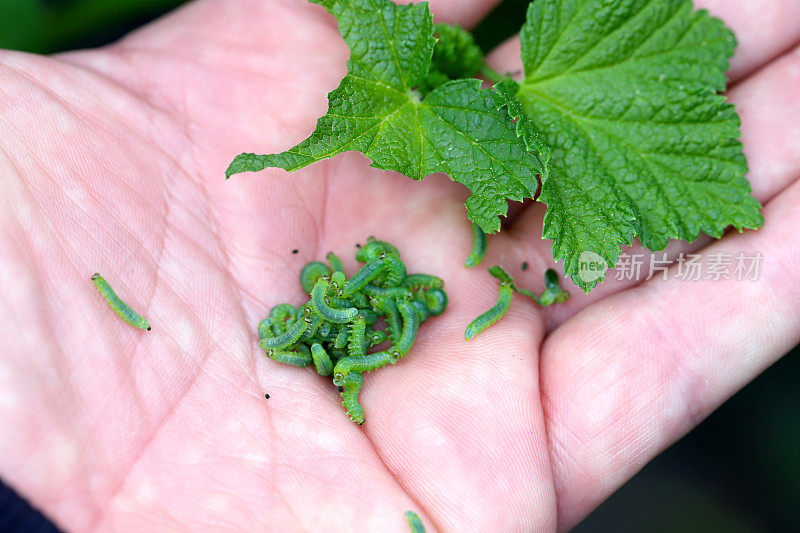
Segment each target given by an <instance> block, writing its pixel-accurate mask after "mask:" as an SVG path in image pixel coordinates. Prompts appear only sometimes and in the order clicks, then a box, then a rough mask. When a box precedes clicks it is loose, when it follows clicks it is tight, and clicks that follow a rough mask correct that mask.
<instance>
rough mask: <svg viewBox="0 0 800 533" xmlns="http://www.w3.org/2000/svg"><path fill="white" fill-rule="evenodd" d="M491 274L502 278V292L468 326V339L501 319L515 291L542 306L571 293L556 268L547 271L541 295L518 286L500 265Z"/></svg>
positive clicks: (465, 335)
mask: <svg viewBox="0 0 800 533" xmlns="http://www.w3.org/2000/svg"><path fill="white" fill-rule="evenodd" d="M489 274H491V275H492V276H494V277H495V278H497V279H498V280H500V293H499V295H498V298H497V303H496V304H495V305H494V306H493V307H492V308H491V309H489V310H488V311H486V312H485V313H483V314H482V315H480V316H479V317H478V318H476V319H475V320H473V321H472V322H471V323H470V325H469V326H467V331H466V332H465V333H464V337H465V338H466V339H467V340H470V339H472V338H473V337H475V335H477V334H478V333H480V332H481V331H483V330H484V329H486V328H488V327H489V326H491V325H492V324H494V323H495V322H497V321H498V320H500V319H501V318H502V317H503V316H504V315H505V314H506V311H508V307H509V306H510V305H511V298H512V296H513V295H514V293H515V292H516V293H519V294H523V295H525V296H528V297H530V298H531V299H533V301H534V302H536V303H537V304H539V305H541V306H542V307H547V306H550V305H553V304H556V303H561V302H565V301H567V300H568V299H569V293H568V292H566V291H565V290H564V289H562V288H561V286H560V285H559V284H558V274H556V272H555V271H554V270H548V271H547V272H545V276H544V280H545V290H544V292H542V294H541V295H536V294H534V293H533V292H531V291H528V290H525V289H520V288H519V287H517V286H516V284H515V283H514V278H512V277H511V275H510V274H509V273H508V272H506V271H505V270H504V269H503V268H502V267H500V266H493V267H491V268H490V269H489ZM445 297H446V296H445Z"/></svg>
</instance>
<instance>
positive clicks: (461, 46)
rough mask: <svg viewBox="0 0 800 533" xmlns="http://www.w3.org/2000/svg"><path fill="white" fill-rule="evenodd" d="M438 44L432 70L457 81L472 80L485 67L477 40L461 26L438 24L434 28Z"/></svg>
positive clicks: (434, 50) (434, 51)
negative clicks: (461, 79)
mask: <svg viewBox="0 0 800 533" xmlns="http://www.w3.org/2000/svg"><path fill="white" fill-rule="evenodd" d="M433 31H434V35H435V36H436V38H437V40H438V42H437V43H436V46H435V47H434V48H433V58H432V68H434V69H436V70H438V71H439V72H442V73H444V74H446V75H447V77H448V78H450V79H452V80H456V79H459V78H472V77H474V76H475V74H477V73H478V71H480V70H481V67H483V52H482V51H481V49H480V48H479V47H478V45H477V44H475V39H473V38H472V34H471V33H469V32H468V31H464V30H463V29H461V27H460V26H458V25H455V26H451V25H450V24H441V23H440V24H437V25H436V26H434V28H433Z"/></svg>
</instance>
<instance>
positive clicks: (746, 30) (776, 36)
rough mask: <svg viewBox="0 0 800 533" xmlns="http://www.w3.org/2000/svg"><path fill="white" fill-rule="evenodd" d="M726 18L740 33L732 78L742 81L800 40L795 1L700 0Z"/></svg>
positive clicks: (799, 6) (702, 5)
mask: <svg viewBox="0 0 800 533" xmlns="http://www.w3.org/2000/svg"><path fill="white" fill-rule="evenodd" d="M695 5H696V6H697V7H698V8H703V9H708V10H709V12H710V13H711V14H712V15H714V16H715V17H719V18H721V19H722V20H724V21H725V23H726V24H727V25H728V27H729V28H731V29H732V30H733V31H734V33H735V34H736V38H737V39H738V41H739V47H738V48H737V49H736V55H735V56H734V57H733V59H732V60H731V68H730V71H729V72H728V77H729V79H730V80H731V81H734V82H735V81H738V80H740V79H742V78H744V77H746V76H748V75H750V74H752V73H753V72H755V71H757V70H759V69H760V68H762V67H763V66H764V65H765V64H767V63H769V62H770V61H772V60H773V59H775V58H777V57H778V56H780V55H781V54H783V53H784V52H786V51H787V50H789V49H791V48H792V47H794V46H795V45H796V44H797V43H798V42H800V2H796V1H795V0H754V1H748V2H731V1H730V0H696V2H695Z"/></svg>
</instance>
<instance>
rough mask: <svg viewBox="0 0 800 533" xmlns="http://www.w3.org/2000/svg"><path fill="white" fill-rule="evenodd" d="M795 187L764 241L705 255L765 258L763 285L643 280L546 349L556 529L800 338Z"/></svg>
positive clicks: (760, 236) (774, 209)
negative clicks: (556, 518)
mask: <svg viewBox="0 0 800 533" xmlns="http://www.w3.org/2000/svg"><path fill="white" fill-rule="evenodd" d="M798 202H800V183H797V184H794V185H792V187H791V188H790V189H788V190H787V191H786V192H784V193H783V194H781V195H780V196H779V197H777V198H776V199H775V200H773V202H771V203H770V204H769V205H768V206H767V208H766V209H765V216H766V220H767V222H766V225H765V227H764V229H763V230H762V231H761V232H759V233H748V234H744V235H737V236H735V237H732V238H727V239H724V240H723V241H720V242H718V243H715V244H714V245H712V246H710V247H709V248H708V253H723V254H734V255H735V254H739V253H744V254H747V256H750V257H753V256H755V255H756V254H762V256H763V258H764V259H763V268H762V269H761V272H760V277H759V278H758V279H757V281H738V280H736V279H730V280H721V281H712V280H703V281H695V282H693V281H681V280H678V279H676V278H675V277H672V279H670V280H669V281H667V282H648V283H646V284H643V285H641V286H640V287H637V288H635V289H632V290H630V291H626V292H623V293H620V294H618V295H615V296H613V297H611V298H608V299H606V300H604V301H603V302H600V303H598V304H596V305H593V306H591V307H589V308H587V309H585V310H584V311H583V312H581V313H580V314H578V315H577V316H575V317H574V318H572V319H570V320H569V321H568V322H566V323H565V324H564V325H563V326H562V327H561V328H559V329H558V330H557V331H556V332H554V333H553V334H552V335H551V336H550V338H549V339H548V340H547V341H546V343H545V345H544V349H543V353H542V360H541V361H542V362H541V372H542V392H543V402H544V408H545V416H546V418H547V423H548V436H549V438H550V444H551V450H552V457H553V466H554V473H555V474H554V475H555V476H556V479H555V482H556V487H557V490H558V496H559V498H558V501H559V506H560V509H559V525H560V526H561V527H564V528H567V527H569V526H570V525H572V524H575V523H576V522H577V521H578V520H580V519H581V517H583V516H584V515H586V514H587V513H588V512H589V511H590V510H591V509H592V508H593V507H594V506H596V505H597V504H598V503H599V502H601V501H602V500H603V499H604V498H606V497H607V496H608V495H609V494H610V493H611V492H612V491H614V490H615V489H616V488H617V487H619V486H620V485H621V484H622V483H624V482H625V481H626V480H627V479H629V478H630V477H631V476H633V475H634V474H635V473H636V471H638V470H639V469H640V468H641V467H642V466H643V465H644V464H645V463H647V462H648V461H649V460H650V459H651V458H652V457H654V456H655V455H656V454H658V453H659V452H660V451H661V450H663V449H664V448H666V447H667V446H668V445H670V444H671V443H672V442H674V441H675V440H677V439H678V438H680V437H681V436H682V435H683V434H685V433H686V432H687V431H688V430H689V429H691V428H692V427H693V426H694V425H696V424H697V423H698V422H699V421H700V420H702V419H703V418H704V417H705V416H707V415H708V414H709V413H710V412H711V411H712V410H714V409H715V408H716V407H717V406H719V405H720V404H721V403H722V402H723V401H725V399H727V398H728V397H730V396H731V395H732V394H733V393H735V392H736V391H737V390H739V389H740V388H741V387H742V386H744V385H745V384H746V383H747V382H748V381H750V380H751V379H753V378H754V377H755V376H756V375H757V374H759V373H760V372H761V371H763V370H764V369H765V368H766V367H767V366H769V365H770V364H772V363H773V362H774V361H775V360H777V359H778V358H779V357H780V356H781V355H783V354H784V353H786V352H787V351H788V350H789V349H791V348H792V347H793V346H794V345H796V344H797V342H798V341H800V272H798V269H797V268H796V265H797V263H798V260H800V241H798V240H797V238H796V229H797V225H798V222H800V213H799V212H798V210H797V205H798Z"/></svg>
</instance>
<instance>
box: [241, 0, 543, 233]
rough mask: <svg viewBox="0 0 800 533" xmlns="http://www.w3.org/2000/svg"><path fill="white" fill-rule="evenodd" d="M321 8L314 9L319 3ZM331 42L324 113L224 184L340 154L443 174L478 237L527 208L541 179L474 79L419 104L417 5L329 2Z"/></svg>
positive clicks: (421, 34)
mask: <svg viewBox="0 0 800 533" xmlns="http://www.w3.org/2000/svg"><path fill="white" fill-rule="evenodd" d="M320 3H322V2H320ZM323 5H324V6H325V7H326V8H327V9H328V10H329V11H330V12H331V13H332V14H333V15H335V16H336V18H337V20H338V23H339V32H340V33H341V35H342V37H343V38H344V40H345V42H346V43H347V45H348V46H349V47H350V52H351V55H350V59H349V60H348V62H347V67H348V73H347V75H346V76H345V78H344V79H343V80H342V82H341V84H340V85H339V87H337V88H336V89H335V90H334V91H332V92H331V93H330V94H329V95H328V101H329V108H328V113H327V114H326V115H325V116H323V117H322V118H321V119H319V121H318V122H317V127H316V129H315V130H314V132H313V133H312V134H311V136H310V137H308V138H307V139H306V140H305V141H303V142H301V143H300V144H298V145H297V146H295V147H294V148H291V149H289V150H287V151H285V152H282V153H278V154H270V155H255V154H242V155H240V156H238V157H237V158H236V159H234V161H233V162H232V163H231V165H230V167H229V168H228V170H227V173H226V174H227V176H231V175H232V174H236V173H238V172H245V171H258V170H262V169H264V168H266V167H281V168H284V169H286V170H290V171H292V170H297V169H299V168H302V167H304V166H306V165H309V164H311V163H314V162H317V161H320V160H323V159H326V158H331V157H333V156H335V155H336V154H339V153H341V152H346V151H359V152H362V153H363V154H364V155H366V156H367V157H368V158H369V159H371V160H372V166H373V167H376V168H380V169H384V170H393V171H396V172H400V173H402V174H405V175H406V176H409V177H411V178H413V179H417V180H421V179H423V178H424V177H425V176H427V175H430V174H433V173H436V172H446V173H447V174H449V175H450V177H451V178H452V179H453V180H454V181H456V182H458V183H461V184H463V185H465V186H466V187H467V188H469V189H470V190H471V191H472V192H473V194H472V195H470V197H469V198H468V199H467V202H466V205H467V210H468V214H469V217H470V219H472V220H473V221H474V222H475V223H477V224H478V225H479V226H481V228H482V229H483V230H484V231H486V232H487V233H492V232H495V231H498V230H499V229H500V221H499V219H498V216H500V215H504V214H505V213H506V212H507V210H508V203H507V201H508V200H516V201H521V200H522V199H524V198H532V197H533V196H534V195H535V193H536V190H537V188H538V179H537V175H539V174H542V173H543V172H544V171H545V168H546V167H545V163H544V162H543V160H542V159H541V158H539V157H538V154H537V153H535V152H530V151H527V150H526V145H525V142H524V141H523V140H522V139H521V138H519V137H518V136H517V134H516V129H515V128H516V126H515V125H514V123H513V122H512V121H511V120H509V118H508V115H507V114H506V113H505V112H503V111H501V110H500V109H498V106H497V102H496V101H495V93H494V91H492V90H491V89H483V88H481V82H480V81H479V80H475V79H462V80H454V81H449V82H446V83H444V84H442V85H440V86H438V87H437V88H436V89H434V90H433V91H432V92H430V93H429V94H428V95H427V96H426V97H425V98H424V99H422V98H421V95H420V93H419V92H418V91H417V90H416V89H417V88H418V87H419V86H420V84H422V83H423V82H424V80H425V79H426V77H427V75H428V72H429V69H430V66H431V57H432V54H433V47H434V44H435V43H436V40H435V38H434V36H433V23H432V19H431V15H430V12H429V11H428V6H427V4H425V3H422V4H416V5H404V6H398V5H395V4H394V3H392V2H390V1H389V0H329V1H327V2H325V3H323Z"/></svg>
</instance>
